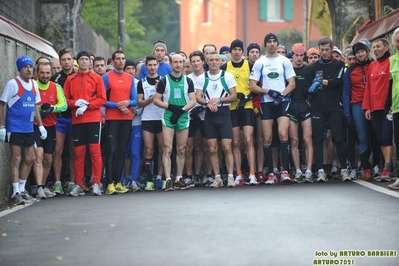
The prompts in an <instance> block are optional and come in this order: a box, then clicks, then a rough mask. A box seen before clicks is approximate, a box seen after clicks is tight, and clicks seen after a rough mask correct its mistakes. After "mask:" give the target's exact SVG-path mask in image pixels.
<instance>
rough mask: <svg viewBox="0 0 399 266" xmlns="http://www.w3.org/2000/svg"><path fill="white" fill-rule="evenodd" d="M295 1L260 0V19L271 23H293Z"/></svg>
mask: <svg viewBox="0 0 399 266" xmlns="http://www.w3.org/2000/svg"><path fill="white" fill-rule="evenodd" d="M292 18H293V0H259V19H260V20H269V21H276V20H277V21H279V20H285V21H291V20H292Z"/></svg>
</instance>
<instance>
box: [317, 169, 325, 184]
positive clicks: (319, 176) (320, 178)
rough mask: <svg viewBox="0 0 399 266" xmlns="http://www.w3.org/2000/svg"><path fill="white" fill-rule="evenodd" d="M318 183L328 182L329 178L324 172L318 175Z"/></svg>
mask: <svg viewBox="0 0 399 266" xmlns="http://www.w3.org/2000/svg"><path fill="white" fill-rule="evenodd" d="M316 182H327V176H326V173H325V172H324V171H322V172H318V173H317V179H316Z"/></svg>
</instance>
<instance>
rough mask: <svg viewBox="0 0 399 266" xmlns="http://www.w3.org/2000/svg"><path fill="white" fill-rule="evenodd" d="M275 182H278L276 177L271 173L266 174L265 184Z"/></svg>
mask: <svg viewBox="0 0 399 266" xmlns="http://www.w3.org/2000/svg"><path fill="white" fill-rule="evenodd" d="M276 183H278V180H277V177H276V176H275V175H274V174H273V173H270V174H269V175H268V176H267V180H266V182H265V184H266V185H274V184H276Z"/></svg>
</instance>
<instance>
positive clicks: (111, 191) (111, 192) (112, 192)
mask: <svg viewBox="0 0 399 266" xmlns="http://www.w3.org/2000/svg"><path fill="white" fill-rule="evenodd" d="M105 194H107V195H115V194H118V191H116V189H115V185H114V183H111V184H108V186H107V192H105Z"/></svg>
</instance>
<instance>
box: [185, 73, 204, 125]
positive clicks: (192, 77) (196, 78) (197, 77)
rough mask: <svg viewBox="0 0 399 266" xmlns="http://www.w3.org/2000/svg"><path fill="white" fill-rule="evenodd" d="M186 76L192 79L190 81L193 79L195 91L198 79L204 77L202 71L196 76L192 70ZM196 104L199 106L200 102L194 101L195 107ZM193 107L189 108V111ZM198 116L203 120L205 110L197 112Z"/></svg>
mask: <svg viewBox="0 0 399 266" xmlns="http://www.w3.org/2000/svg"><path fill="white" fill-rule="evenodd" d="M187 77H189V78H190V79H192V81H193V83H194V91H195V92H197V88H198V80H200V79H204V74H203V73H202V74H201V75H199V76H196V75H195V74H194V72H193V73H191V74H188V75H187ZM197 106H201V104H199V103H198V102H196V103H195V106H194V107H197ZM194 107H193V108H194ZM193 108H191V109H190V111H191V110H192V109H193ZM198 117H199V118H200V119H201V120H204V119H205V112H204V111H202V112H201V113H199V114H198Z"/></svg>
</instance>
